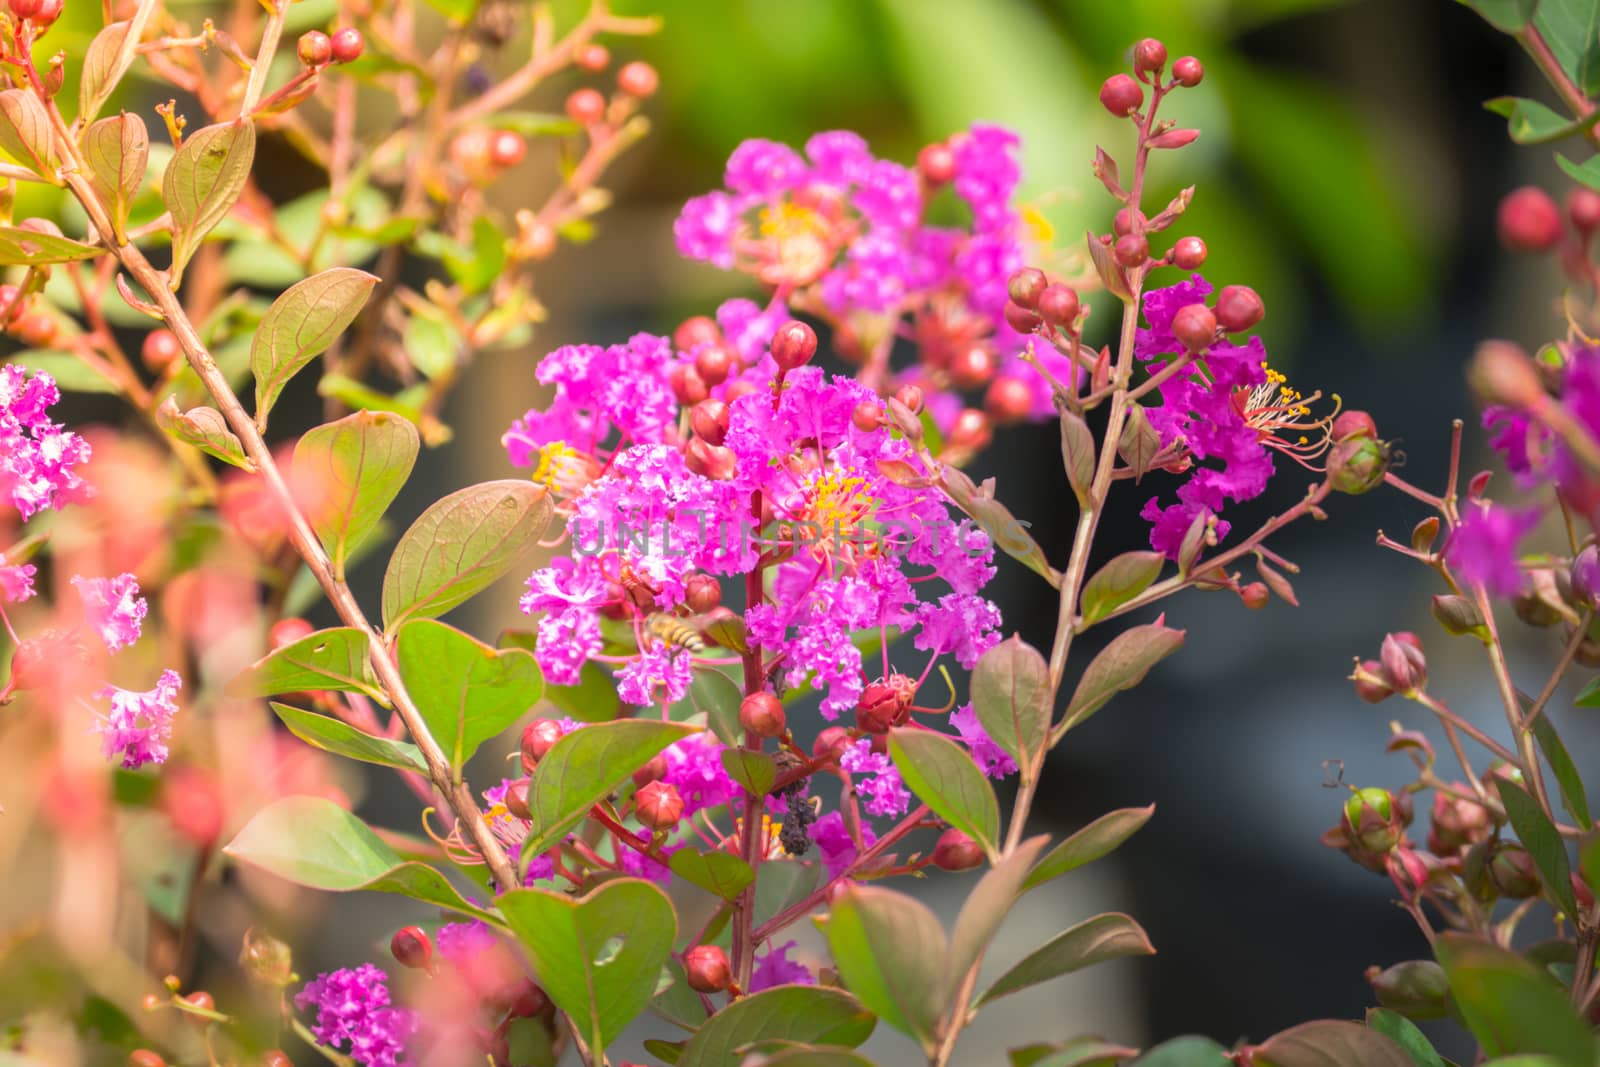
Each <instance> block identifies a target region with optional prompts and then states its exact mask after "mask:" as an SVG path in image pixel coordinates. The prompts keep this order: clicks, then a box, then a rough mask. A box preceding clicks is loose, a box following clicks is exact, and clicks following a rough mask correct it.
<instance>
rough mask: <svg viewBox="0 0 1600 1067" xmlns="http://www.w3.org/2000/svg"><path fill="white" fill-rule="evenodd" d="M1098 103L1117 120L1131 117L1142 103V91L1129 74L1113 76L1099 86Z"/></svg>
mask: <svg viewBox="0 0 1600 1067" xmlns="http://www.w3.org/2000/svg"><path fill="white" fill-rule="evenodd" d="M1100 103H1101V104H1102V105H1104V107H1105V109H1106V110H1107V111H1109V112H1111V114H1112V115H1114V116H1115V117H1117V118H1119V119H1120V118H1122V117H1124V116H1126V115H1131V114H1133V113H1134V112H1135V111H1137V110H1139V105H1140V104H1142V103H1144V90H1143V89H1141V88H1139V83H1138V82H1136V81H1134V80H1133V77H1132V75H1129V74H1113V75H1112V76H1111V77H1109V78H1107V79H1106V80H1105V83H1104V84H1103V85H1101V86H1100Z"/></svg>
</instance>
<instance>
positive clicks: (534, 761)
mask: <svg viewBox="0 0 1600 1067" xmlns="http://www.w3.org/2000/svg"><path fill="white" fill-rule="evenodd" d="M559 740H561V724H560V723H558V722H556V721H555V720H554V719H534V720H533V721H532V722H530V723H529V724H528V725H526V726H524V727H523V728H522V769H523V770H524V771H526V772H527V773H528V774H532V773H533V769H534V768H535V767H537V766H538V765H539V761H540V760H542V759H544V756H545V753H546V752H549V751H550V749H551V748H552V747H553V746H554V745H555V743H556V742H557V741H559Z"/></svg>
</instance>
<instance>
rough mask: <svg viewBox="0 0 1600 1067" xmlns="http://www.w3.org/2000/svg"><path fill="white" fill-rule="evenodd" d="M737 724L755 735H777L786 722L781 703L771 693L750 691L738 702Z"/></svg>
mask: <svg viewBox="0 0 1600 1067" xmlns="http://www.w3.org/2000/svg"><path fill="white" fill-rule="evenodd" d="M739 725H740V726H743V727H744V728H745V729H746V730H748V731H749V732H750V733H753V734H755V735H756V736H757V737H777V736H779V735H780V734H782V733H783V731H784V728H785V726H786V725H787V722H786V720H785V717H784V714H783V704H782V702H780V701H779V700H778V698H777V697H775V696H773V695H772V694H771V693H751V694H750V695H749V696H747V697H745V698H744V700H742V701H740V702H739Z"/></svg>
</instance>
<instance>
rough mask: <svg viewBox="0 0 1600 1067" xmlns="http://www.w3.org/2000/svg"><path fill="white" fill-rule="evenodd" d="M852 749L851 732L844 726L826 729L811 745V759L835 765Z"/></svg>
mask: <svg viewBox="0 0 1600 1067" xmlns="http://www.w3.org/2000/svg"><path fill="white" fill-rule="evenodd" d="M849 747H850V732H849V731H848V730H846V729H845V728H844V727H842V726H828V727H824V728H823V730H822V732H821V733H819V734H817V739H816V741H815V742H813V743H812V745H811V758H812V759H813V760H815V761H816V762H818V763H835V762H837V761H838V759H839V757H840V756H842V755H844V750H845V749H847V748H849Z"/></svg>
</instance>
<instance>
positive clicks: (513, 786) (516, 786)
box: [502, 778, 533, 819]
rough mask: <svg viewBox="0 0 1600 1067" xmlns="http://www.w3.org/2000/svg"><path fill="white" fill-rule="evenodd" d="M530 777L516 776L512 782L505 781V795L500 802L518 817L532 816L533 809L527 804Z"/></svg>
mask: <svg viewBox="0 0 1600 1067" xmlns="http://www.w3.org/2000/svg"><path fill="white" fill-rule="evenodd" d="M531 781H532V780H531V779H528V778H518V779H517V780H516V781H514V782H507V783H506V792H505V797H504V799H503V801H502V803H504V804H505V806H506V810H507V811H509V812H510V813H511V814H512V815H513V816H515V817H516V818H518V819H531V818H533V809H532V808H530V807H529V806H528V786H529V784H530V783H531Z"/></svg>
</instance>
